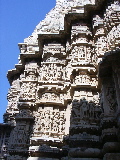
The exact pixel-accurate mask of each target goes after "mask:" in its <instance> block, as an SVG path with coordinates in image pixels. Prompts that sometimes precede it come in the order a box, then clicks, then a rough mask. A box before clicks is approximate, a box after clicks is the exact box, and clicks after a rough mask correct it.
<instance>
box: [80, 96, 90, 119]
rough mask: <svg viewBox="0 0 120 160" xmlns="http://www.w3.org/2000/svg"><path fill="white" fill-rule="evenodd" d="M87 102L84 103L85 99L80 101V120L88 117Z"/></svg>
mask: <svg viewBox="0 0 120 160" xmlns="http://www.w3.org/2000/svg"><path fill="white" fill-rule="evenodd" d="M88 110H89V106H88V102H87V101H86V99H85V98H83V99H81V100H80V119H83V118H85V117H88Z"/></svg>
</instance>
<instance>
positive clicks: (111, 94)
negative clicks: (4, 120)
mask: <svg viewBox="0 0 120 160" xmlns="http://www.w3.org/2000/svg"><path fill="white" fill-rule="evenodd" d="M106 98H107V101H108V105H109V107H110V110H111V111H112V112H115V111H116V107H117V101H116V98H115V91H114V88H113V87H108V88H107V91H106Z"/></svg>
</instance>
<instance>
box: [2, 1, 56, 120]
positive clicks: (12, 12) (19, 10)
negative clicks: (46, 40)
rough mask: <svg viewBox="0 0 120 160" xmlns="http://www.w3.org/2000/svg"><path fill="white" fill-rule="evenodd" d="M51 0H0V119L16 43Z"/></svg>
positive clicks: (40, 17) (42, 15)
mask: <svg viewBox="0 0 120 160" xmlns="http://www.w3.org/2000/svg"><path fill="white" fill-rule="evenodd" d="M55 3H56V0H0V123H2V122H3V114H4V113H5V111H6V108H7V93H8V89H9V88H10V85H9V82H8V80H7V77H6V75H7V71H8V70H11V69H14V68H15V64H17V63H18V55H19V53H20V52H19V48H18V43H22V42H23V41H24V39H25V38H27V37H28V36H30V35H31V34H32V32H33V31H34V29H35V27H36V25H37V24H38V23H39V22H40V21H41V20H43V19H44V18H45V15H46V14H47V13H48V12H49V11H50V10H51V9H52V8H54V6H55Z"/></svg>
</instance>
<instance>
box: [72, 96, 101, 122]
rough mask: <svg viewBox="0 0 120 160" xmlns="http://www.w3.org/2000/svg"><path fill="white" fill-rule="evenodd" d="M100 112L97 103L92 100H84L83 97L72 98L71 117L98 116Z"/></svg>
mask: <svg viewBox="0 0 120 160" xmlns="http://www.w3.org/2000/svg"><path fill="white" fill-rule="evenodd" d="M101 113H102V109H101V107H100V106H99V105H96V104H95V103H94V102H92V101H90V102H88V101H86V99H85V98H83V99H80V101H78V100H76V99H75V100H73V102H72V110H71V117H74V118H75V117H80V118H81V119H82V118H84V117H91V118H99V116H100V114H101Z"/></svg>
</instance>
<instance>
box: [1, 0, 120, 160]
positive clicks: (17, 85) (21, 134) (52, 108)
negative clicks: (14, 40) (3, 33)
mask: <svg viewBox="0 0 120 160" xmlns="http://www.w3.org/2000/svg"><path fill="white" fill-rule="evenodd" d="M18 45H19V49H20V55H19V62H18V64H17V65H15V69H13V70H9V71H8V75H7V77H8V80H9V82H10V85H11V88H10V89H9V92H8V95H7V99H8V107H7V110H6V113H5V114H4V124H0V156H1V159H7V160H120V2H119V1H114V0H113V1H112V0H57V1H56V6H55V8H53V9H52V10H51V11H50V12H49V13H48V14H47V16H46V18H45V19H44V20H43V21H41V22H40V23H39V24H38V25H37V26H36V28H35V30H34V32H33V33H32V35H31V36H29V37H28V38H26V39H25V40H24V42H23V43H19V44H18Z"/></svg>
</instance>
